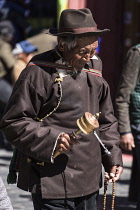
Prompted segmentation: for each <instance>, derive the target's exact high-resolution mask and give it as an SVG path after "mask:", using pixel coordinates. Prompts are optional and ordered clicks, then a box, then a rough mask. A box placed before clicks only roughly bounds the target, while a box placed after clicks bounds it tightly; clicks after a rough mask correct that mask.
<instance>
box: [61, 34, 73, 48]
mask: <svg viewBox="0 0 140 210" xmlns="http://www.w3.org/2000/svg"><path fill="white" fill-rule="evenodd" d="M60 38H61V40H62V41H61V44H62V45H63V46H64V45H66V46H67V48H68V49H69V50H71V49H73V48H74V47H75V46H76V44H77V37H76V36H65V37H60Z"/></svg>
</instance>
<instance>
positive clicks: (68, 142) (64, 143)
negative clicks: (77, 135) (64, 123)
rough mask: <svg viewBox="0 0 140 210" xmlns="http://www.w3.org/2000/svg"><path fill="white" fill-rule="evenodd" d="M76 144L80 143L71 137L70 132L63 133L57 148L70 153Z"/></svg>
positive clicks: (61, 151)
mask: <svg viewBox="0 0 140 210" xmlns="http://www.w3.org/2000/svg"><path fill="white" fill-rule="evenodd" d="M75 144H78V141H77V140H75V139H71V138H70V136H69V135H68V134H66V133H63V134H61V135H60V137H59V139H58V141H57V146H56V150H57V151H59V152H60V153H68V152H69V151H70V150H71V149H72V147H73V145H75Z"/></svg>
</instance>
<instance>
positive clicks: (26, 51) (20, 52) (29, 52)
mask: <svg viewBox="0 0 140 210" xmlns="http://www.w3.org/2000/svg"><path fill="white" fill-rule="evenodd" d="M36 51H37V47H36V46H34V45H32V44H31V43H30V42H28V41H27V40H23V41H21V42H19V43H17V44H16V45H15V48H14V49H13V50H12V53H13V55H15V57H16V62H15V65H14V68H13V70H12V82H13V84H15V82H16V81H17V79H18V77H19V75H20V74H21V72H22V70H23V69H24V68H25V67H26V65H27V63H29V61H30V60H31V58H32V57H33V56H34V53H35V52H36Z"/></svg>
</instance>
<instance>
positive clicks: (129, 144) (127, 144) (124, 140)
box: [120, 133, 135, 151]
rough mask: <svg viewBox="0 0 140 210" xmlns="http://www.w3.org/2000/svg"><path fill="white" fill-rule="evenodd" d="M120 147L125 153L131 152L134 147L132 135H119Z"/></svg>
mask: <svg viewBox="0 0 140 210" xmlns="http://www.w3.org/2000/svg"><path fill="white" fill-rule="evenodd" d="M120 147H121V148H122V149H124V150H127V151H131V150H132V148H134V147H135V144H134V137H133V135H132V133H127V134H124V135H121V142H120Z"/></svg>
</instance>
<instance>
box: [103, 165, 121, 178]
mask: <svg viewBox="0 0 140 210" xmlns="http://www.w3.org/2000/svg"><path fill="white" fill-rule="evenodd" d="M122 172H123V167H122V166H112V168H111V170H110V173H107V172H105V177H106V178H107V179H108V182H112V179H113V180H114V182H116V181H117V180H118V179H119V178H120V176H121V174H122Z"/></svg>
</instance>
